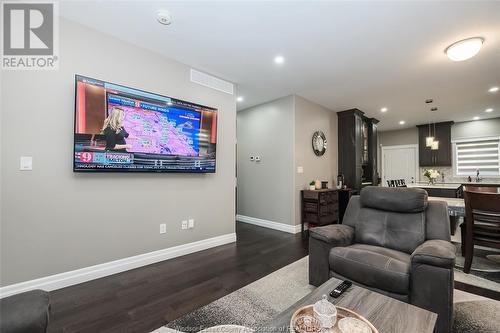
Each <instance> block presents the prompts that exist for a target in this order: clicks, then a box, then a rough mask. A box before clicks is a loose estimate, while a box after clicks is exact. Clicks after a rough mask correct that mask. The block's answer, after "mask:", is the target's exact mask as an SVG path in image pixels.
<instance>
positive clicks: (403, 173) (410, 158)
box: [382, 145, 419, 186]
mask: <svg viewBox="0 0 500 333" xmlns="http://www.w3.org/2000/svg"><path fill="white" fill-rule="evenodd" d="M418 169H419V168H418V145H398V146H382V185H383V186H388V185H387V181H388V180H392V179H404V180H405V182H406V184H411V183H414V182H416V181H417V180H418V178H419V177H418Z"/></svg>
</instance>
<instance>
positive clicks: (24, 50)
mask: <svg viewBox="0 0 500 333" xmlns="http://www.w3.org/2000/svg"><path fill="white" fill-rule="evenodd" d="M58 9H59V8H58V3H56V2H20V1H16V2H14V1H2V14H1V17H2V28H3V33H2V43H1V44H2V69H6V70H54V69H58V67H59V61H58V60H59V54H58V53H59V11H58Z"/></svg>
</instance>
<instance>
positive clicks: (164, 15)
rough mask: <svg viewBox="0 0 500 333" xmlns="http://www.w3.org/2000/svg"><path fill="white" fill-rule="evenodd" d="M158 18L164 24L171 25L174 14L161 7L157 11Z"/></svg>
mask: <svg viewBox="0 0 500 333" xmlns="http://www.w3.org/2000/svg"><path fill="white" fill-rule="evenodd" d="M156 20H157V21H158V22H159V23H160V24H163V25H170V24H171V23H172V15H170V12H169V11H168V10H165V9H160V10H158V11H157V12H156Z"/></svg>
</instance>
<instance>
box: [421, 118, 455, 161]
mask: <svg viewBox="0 0 500 333" xmlns="http://www.w3.org/2000/svg"><path fill="white" fill-rule="evenodd" d="M452 125H453V122H452V121H446V122H441V123H436V124H435V125H433V124H431V126H430V127H431V133H432V134H433V135H434V140H438V141H439V149H437V150H432V149H431V148H429V147H427V146H426V144H425V139H426V138H427V137H428V136H429V125H428V124H425V125H418V126H417V127H418V160H419V165H420V166H421V167H432V166H451V165H452V149H451V126H452ZM434 128H435V130H434Z"/></svg>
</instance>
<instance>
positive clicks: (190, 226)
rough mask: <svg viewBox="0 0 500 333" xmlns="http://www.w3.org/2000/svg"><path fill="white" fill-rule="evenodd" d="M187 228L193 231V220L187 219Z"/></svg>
mask: <svg viewBox="0 0 500 333" xmlns="http://www.w3.org/2000/svg"><path fill="white" fill-rule="evenodd" d="M188 228H189V229H193V228H194V219H189V220H188Z"/></svg>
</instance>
